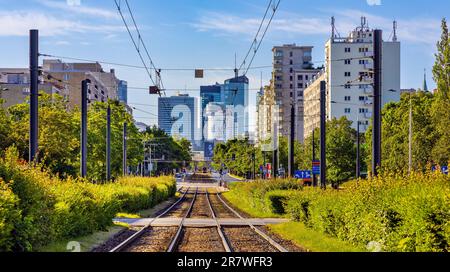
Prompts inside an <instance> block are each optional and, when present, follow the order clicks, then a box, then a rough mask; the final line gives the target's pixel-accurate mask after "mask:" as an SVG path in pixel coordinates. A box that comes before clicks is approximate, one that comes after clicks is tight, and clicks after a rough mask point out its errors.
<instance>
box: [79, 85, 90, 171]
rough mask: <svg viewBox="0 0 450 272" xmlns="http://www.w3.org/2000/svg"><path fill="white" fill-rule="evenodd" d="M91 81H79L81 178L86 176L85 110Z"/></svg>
mask: <svg viewBox="0 0 450 272" xmlns="http://www.w3.org/2000/svg"><path fill="white" fill-rule="evenodd" d="M89 83H91V81H90V80H89V79H85V80H83V81H81V140H80V142H81V165H80V167H81V169H80V174H81V177H82V178H85V177H86V176H87V108H88V105H87V104H88V97H87V94H88V88H89V85H88V84H89Z"/></svg>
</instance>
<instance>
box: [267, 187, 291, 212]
mask: <svg viewBox="0 0 450 272" xmlns="http://www.w3.org/2000/svg"><path fill="white" fill-rule="evenodd" d="M292 195H293V192H292V191H287V190H275V191H270V192H267V193H266V196H265V199H266V207H268V209H269V210H270V212H272V213H274V214H280V215H282V214H285V205H286V201H287V200H288V199H289V198H290V197H291V196H292Z"/></svg>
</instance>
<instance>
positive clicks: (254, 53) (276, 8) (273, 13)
mask: <svg viewBox="0 0 450 272" xmlns="http://www.w3.org/2000/svg"><path fill="white" fill-rule="evenodd" d="M280 3H281V0H278V3H277V4H276V6H275V7H274V8H273V12H272V16H271V17H270V20H269V23H268V24H267V26H266V29H265V30H264V33H263V35H262V37H261V39H260V41H259V43H258V46H257V47H256V49H255V51H254V52H253V56H252V58H251V60H250V63H249V64H248V66H247V69H246V70H245V73H244V76H245V75H247V73H248V70H249V69H248V67H251V66H252V64H253V60H254V59H255V57H256V54H257V53H258V50H259V48H260V47H261V44H262V42H263V40H264V37H265V36H266V34H267V30H268V29H269V27H270V24H271V23H272V20H273V18H274V17H275V13H276V12H277V10H278V7H279V5H280Z"/></svg>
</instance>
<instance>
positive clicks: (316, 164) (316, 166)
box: [312, 161, 320, 175]
mask: <svg viewBox="0 0 450 272" xmlns="http://www.w3.org/2000/svg"><path fill="white" fill-rule="evenodd" d="M312 173H313V175H320V161H313V162H312Z"/></svg>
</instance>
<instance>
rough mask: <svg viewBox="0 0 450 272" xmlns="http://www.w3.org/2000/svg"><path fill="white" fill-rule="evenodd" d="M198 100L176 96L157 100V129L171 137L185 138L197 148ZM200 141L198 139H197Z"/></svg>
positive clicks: (186, 96) (187, 96)
mask: <svg viewBox="0 0 450 272" xmlns="http://www.w3.org/2000/svg"><path fill="white" fill-rule="evenodd" d="M197 111H198V98H197V99H196V98H194V97H190V96H189V95H187V94H186V95H184V94H183V95H182V94H180V95H178V96H171V97H159V98H158V127H159V128H160V129H162V130H164V131H165V132H166V133H167V134H168V135H170V136H173V137H179V138H185V139H187V140H188V141H190V142H191V143H192V146H193V147H195V146H198V145H199V143H198V141H197V138H200V137H198V136H197V134H198V130H196V129H197V126H198V120H197V118H198V117H199V115H198V114H197ZM196 136H197V137H196ZM198 140H200V139H198Z"/></svg>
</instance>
